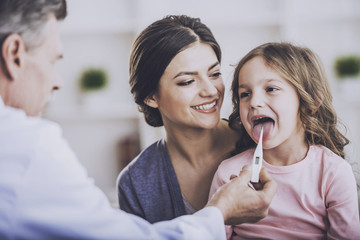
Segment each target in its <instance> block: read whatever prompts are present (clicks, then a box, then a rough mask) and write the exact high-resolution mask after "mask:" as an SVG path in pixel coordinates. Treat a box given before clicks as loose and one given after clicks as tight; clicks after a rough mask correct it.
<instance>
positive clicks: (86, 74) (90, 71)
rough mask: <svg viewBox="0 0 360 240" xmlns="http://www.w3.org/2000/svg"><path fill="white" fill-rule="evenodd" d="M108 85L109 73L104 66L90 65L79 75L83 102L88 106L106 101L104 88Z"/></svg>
mask: <svg viewBox="0 0 360 240" xmlns="http://www.w3.org/2000/svg"><path fill="white" fill-rule="evenodd" d="M107 85H108V75H107V73H106V71H105V70H104V69H103V68H95V67H90V68H87V69H85V70H84V71H83V72H82V73H81V74H80V77H79V81H78V87H79V90H80V93H81V103H82V104H83V105H86V106H87V107H94V106H97V105H101V104H102V102H103V101H104V96H103V95H104V93H103V91H101V90H104V89H105V88H106V86H107Z"/></svg>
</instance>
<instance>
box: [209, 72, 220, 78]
mask: <svg viewBox="0 0 360 240" xmlns="http://www.w3.org/2000/svg"><path fill="white" fill-rule="evenodd" d="M220 76H221V72H215V73H213V74H211V75H210V77H214V78H218V77H220Z"/></svg>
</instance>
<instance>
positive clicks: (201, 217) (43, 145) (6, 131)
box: [0, 97, 225, 240]
mask: <svg viewBox="0 0 360 240" xmlns="http://www.w3.org/2000/svg"><path fill="white" fill-rule="evenodd" d="M114 181H115V179H114ZM0 239H37V240H41V239H136V240H139V239H196V240H198V239H207V240H208V239H216V240H218V239H225V230H224V225H223V217H222V214H221V212H220V211H219V209H217V208H215V207H207V208H205V209H203V210H201V211H199V212H197V213H195V214H194V215H187V216H183V217H180V218H177V219H174V220H172V221H166V222H160V223H156V224H154V225H151V224H149V223H148V222H146V221H145V220H143V219H141V218H139V217H136V216H134V215H130V214H127V213H125V212H123V211H121V210H117V209H113V208H112V207H111V206H110V204H109V202H108V200H107V198H106V196H105V195H104V193H103V192H102V191H101V190H100V189H99V188H97V187H96V186H95V185H94V183H93V180H92V179H91V178H89V177H88V176H87V173H86V170H85V169H84V168H83V167H82V166H81V164H80V163H79V161H78V160H77V158H76V156H75V154H74V153H73V151H72V150H71V149H70V147H69V146H68V144H67V142H66V141H65V140H64V139H63V137H62V133H61V129H60V127H59V126H58V125H57V124H55V123H53V122H50V121H47V120H45V119H41V118H34V117H27V116H26V115H25V113H24V112H23V111H22V110H19V109H14V108H10V107H6V106H4V103H3V101H2V99H1V97H0Z"/></svg>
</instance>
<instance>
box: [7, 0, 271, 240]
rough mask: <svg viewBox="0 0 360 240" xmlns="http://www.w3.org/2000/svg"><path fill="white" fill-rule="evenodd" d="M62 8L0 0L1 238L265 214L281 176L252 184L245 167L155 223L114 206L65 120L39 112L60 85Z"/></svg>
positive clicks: (76, 234)
mask: <svg viewBox="0 0 360 240" xmlns="http://www.w3.org/2000/svg"><path fill="white" fill-rule="evenodd" d="M65 16H66V2H65V0H33V1H28V0H1V1H0V46H1V48H0V50H1V52H0V146H1V147H0V239H225V231H224V225H223V224H224V221H225V222H226V223H228V224H239V223H243V222H255V221H258V220H260V219H261V218H263V217H265V216H266V215H267V211H268V208H269V205H270V202H271V199H272V197H273V196H274V194H275V191H276V183H275V182H274V181H273V180H271V179H270V178H269V177H268V176H267V174H266V172H265V171H262V173H261V176H260V178H261V181H262V182H263V184H264V185H263V190H261V191H255V190H252V189H251V188H250V187H248V185H247V183H248V182H249V180H250V171H249V169H248V168H245V169H243V170H242V171H241V173H240V175H239V177H237V178H234V179H233V180H232V181H231V182H230V183H229V184H227V185H224V187H223V188H221V189H220V190H219V191H218V192H217V194H215V196H214V197H213V198H212V199H211V200H210V201H209V203H208V204H207V205H206V207H205V208H204V209H202V210H200V211H198V212H196V213H194V214H193V215H187V216H183V217H179V218H177V219H174V220H172V221H166V222H159V223H156V224H153V225H152V224H150V223H148V222H146V221H145V220H143V219H141V218H139V217H136V216H133V215H130V214H127V213H125V212H123V211H120V210H116V209H113V208H111V206H110V204H109V202H108V201H107V198H106V197H105V195H104V194H103V193H102V192H101V190H100V189H98V188H97V187H96V186H95V185H94V184H93V182H92V180H91V179H90V178H89V177H88V176H87V173H86V170H85V169H84V168H83V167H82V166H81V165H80V163H79V162H78V160H77V158H76V156H75V154H74V153H73V151H72V150H71V148H70V147H69V146H68V144H67V142H66V141H65V140H64V138H63V137H62V134H61V129H60V127H59V126H58V125H57V124H55V123H53V122H50V121H47V120H45V119H42V118H40V117H39V116H41V113H42V112H43V110H44V107H45V105H46V103H47V102H48V100H49V99H50V95H51V93H52V92H53V91H54V90H57V89H60V88H61V85H62V81H61V79H60V77H59V76H58V74H57V73H56V70H55V66H54V64H55V62H56V61H57V60H59V59H61V58H62V45H61V41H60V37H59V33H58V28H57V21H58V20H62V19H64V18H65ZM234 196H238V197H234Z"/></svg>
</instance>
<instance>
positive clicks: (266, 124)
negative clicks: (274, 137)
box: [252, 121, 274, 142]
mask: <svg viewBox="0 0 360 240" xmlns="http://www.w3.org/2000/svg"><path fill="white" fill-rule="evenodd" d="M262 127H263V128H264V130H263V139H266V138H267V137H268V136H269V134H270V132H271V130H272V129H273V127H274V123H273V122H272V121H267V122H263V123H258V124H256V125H255V126H254V127H253V129H252V135H253V136H254V138H255V141H256V142H258V141H259V138H260V132H261V128H262Z"/></svg>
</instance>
